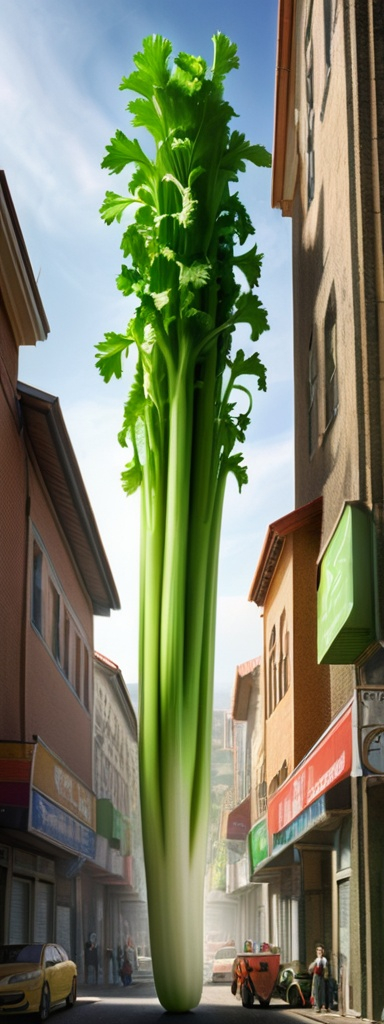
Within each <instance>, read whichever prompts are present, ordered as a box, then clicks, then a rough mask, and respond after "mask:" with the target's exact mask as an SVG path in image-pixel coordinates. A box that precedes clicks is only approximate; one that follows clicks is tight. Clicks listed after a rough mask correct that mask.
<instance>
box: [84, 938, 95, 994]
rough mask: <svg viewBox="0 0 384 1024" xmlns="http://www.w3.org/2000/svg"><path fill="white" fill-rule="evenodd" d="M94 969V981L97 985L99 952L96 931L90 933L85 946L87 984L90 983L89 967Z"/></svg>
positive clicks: (85, 976) (85, 977)
mask: <svg viewBox="0 0 384 1024" xmlns="http://www.w3.org/2000/svg"><path fill="white" fill-rule="evenodd" d="M90 967H91V968H92V971H93V982H94V984H95V985H97V981H98V954H97V939H96V934H95V932H90V934H89V935H88V939H87V942H86V943H85V946H84V980H85V984H86V985H88V984H89V968H90Z"/></svg>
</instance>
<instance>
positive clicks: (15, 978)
mask: <svg viewBox="0 0 384 1024" xmlns="http://www.w3.org/2000/svg"><path fill="white" fill-rule="evenodd" d="M76 992H77V967H76V964H75V963H73V960H69V958H68V955H67V953H66V952H65V950H64V949H63V948H62V946H58V945H57V944H56V943H52V942H49V943H38V942H34V943H31V944H29V945H21V944H20V945H17V946H16V945H12V946H0V1016H1V1015H2V1014H5V1013H6V1014H8V1015H9V1014H11V1013H12V1016H14V1014H17V1013H39V1014H40V1020H47V1017H48V1015H49V1012H50V1010H51V1008H52V1007H53V1006H56V1005H57V1004H58V1003H63V1002H65V1003H66V1004H67V1006H68V1007H69V1006H73V1005H74V1003H75V1001H76Z"/></svg>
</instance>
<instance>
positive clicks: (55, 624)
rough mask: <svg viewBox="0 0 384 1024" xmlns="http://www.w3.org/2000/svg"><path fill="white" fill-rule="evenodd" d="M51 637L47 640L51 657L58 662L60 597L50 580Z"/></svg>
mask: <svg viewBox="0 0 384 1024" xmlns="http://www.w3.org/2000/svg"><path fill="white" fill-rule="evenodd" d="M49 593H50V613H51V615H50V618H51V635H50V637H49V638H48V639H49V641H50V647H51V651H52V654H53V657H54V658H55V660H56V661H60V595H59V594H58V592H57V590H56V587H55V585H54V583H53V582H52V580H50V581H49Z"/></svg>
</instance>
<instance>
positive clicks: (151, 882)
mask: <svg viewBox="0 0 384 1024" xmlns="http://www.w3.org/2000/svg"><path fill="white" fill-rule="evenodd" d="M213 44H214V55H213V64H212V67H211V68H210V69H209V68H208V67H207V64H206V62H205V61H204V60H203V59H202V58H201V57H193V56H190V55H188V54H186V53H180V54H179V55H178V57H176V59H175V61H174V63H173V65H172V66H171V64H170V55H171V50H172V47H171V44H170V43H169V41H168V40H166V39H164V38H162V37H161V36H155V35H154V36H151V37H148V38H146V39H144V41H143V49H142V52H140V53H137V54H136V55H135V57H134V62H135V66H136V70H135V71H133V72H132V74H130V75H129V77H128V78H124V79H123V81H122V83H121V86H120V88H121V89H128V90H132V91H133V92H134V93H136V94H137V97H136V98H135V99H133V100H131V102H129V103H128V108H127V109H128V110H129V111H130V113H131V115H132V124H133V125H134V126H136V127H138V128H140V129H146V130H147V132H149V134H150V135H151V136H152V139H153V142H152V144H151V152H152V155H151V156H147V155H146V153H145V152H144V150H143V149H142V147H141V145H140V144H139V142H138V141H137V139H133V140H132V139H129V138H127V137H126V135H124V134H123V132H122V131H117V132H116V135H115V137H114V138H113V139H112V140H111V143H110V145H109V146H107V147H106V149H107V153H106V156H105V159H104V161H103V164H102V166H103V167H105V168H107V169H108V170H109V171H110V173H111V174H118V173H120V172H121V171H122V170H124V169H125V168H126V167H127V165H132V177H131V180H130V183H129V186H128V195H126V196H122V195H117V194H116V193H115V192H109V191H108V192H107V193H106V197H105V200H104V203H103V205H102V208H101V214H102V217H103V219H104V220H105V222H106V223H107V224H110V223H112V222H113V221H115V220H116V221H120V220H121V218H122V216H123V215H124V214H125V213H126V211H127V210H129V209H130V208H132V209H131V213H130V215H129V216H128V219H127V226H126V227H125V230H124V233H123V238H122V243H121V248H122V250H123V254H124V259H125V260H126V262H125V263H124V264H123V266H122V268H121V273H120V274H119V276H118V278H117V286H118V288H119V289H121V291H122V292H123V293H124V295H127V296H128V295H133V296H136V306H135V314H134V316H133V318H132V319H131V320H130V322H129V324H128V327H127V330H126V332H125V333H123V334H115V333H109V334H106V335H105V341H103V342H101V343H100V344H99V345H98V346H97V366H98V369H99V371H100V373H101V374H102V376H103V377H104V379H105V380H106V381H108V380H109V379H110V378H111V377H112V376H113V375H115V376H116V377H120V376H121V373H122V358H123V356H126V355H127V354H128V351H129V349H130V347H131V346H134V348H135V350H136V357H137V363H136V371H135V375H134V378H133V383H132V386H131V388H130V393H129V396H128V399H127V402H126V405H125V410H124V421H123V426H122V430H121V432H120V434H119V440H120V443H121V444H122V445H123V446H125V445H127V446H129V449H130V461H129V463H128V465H127V468H126V470H125V472H124V473H123V484H124V487H125V489H126V491H127V492H128V494H130V493H132V492H133V491H135V490H136V489H137V488H138V487H141V493H142V524H141V569H140V636H139V690H140V704H139V759H140V789H141V805H142V824H143V842H144V857H145V867H146V878H147V890H148V913H149V925H150V938H151V952H152V960H153V969H154V978H155V984H156V989H157V993H158V996H159V999H160V1001H161V1003H162V1004H163V1006H164V1007H165V1008H166V1009H169V1010H174V1011H183V1010H188V1009H191V1008H192V1007H193V1006H196V1005H197V1003H198V1002H199V999H200V995H201V988H202V980H203V895H204V875H205V862H206V837H207V827H208V814H209V792H210V751H211V724H212V704H213V669H214V637H215V619H216V595H217V575H218V557H219V540H220V528H221V519H222V508H223V500H224V492H225V483H226V479H227V476H228V474H229V473H234V474H235V477H236V479H237V481H238V486H239V488H240V489H241V486H242V484H244V483H245V482H246V481H247V471H246V467H245V466H244V463H243V456H242V454H241V452H240V451H238V444H239V443H240V444H241V443H242V442H243V441H244V438H245V433H246V429H247V426H248V424H249V422H250V413H251V407H252V397H251V391H250V390H249V387H246V386H245V385H244V383H240V379H242V378H244V377H251V376H253V377H256V378H257V382H258V387H259V388H260V389H263V390H265V386H266V384H265V367H264V366H263V365H262V363H261V362H260V359H259V355H258V354H257V352H253V353H252V354H251V355H250V356H248V357H246V356H245V354H244V352H243V351H242V350H239V351H237V352H236V353H235V354H232V336H233V333H234V331H235V327H236V324H239V323H246V324H248V325H249V331H250V337H251V339H252V341H257V339H258V338H259V336H260V334H261V333H262V332H263V331H265V330H267V329H268V323H267V316H266V312H265V310H264V309H263V307H262V305H261V303H260V300H259V299H258V297H257V295H256V294H255V292H254V288H255V286H256V285H257V283H258V280H259V275H260V268H261V258H262V257H261V256H260V255H259V254H258V252H257V248H256V245H253V246H252V248H250V249H247V251H245V252H244V251H241V252H239V247H240V249H241V250H242V247H243V246H244V244H245V243H246V241H247V238H248V236H250V235H252V234H254V229H253V226H252V224H251V221H250V218H249V216H248V214H247V212H246V210H245V208H244V206H243V205H242V203H241V202H240V199H239V196H238V193H237V192H236V191H235V190H233V187H232V190H231V186H233V183H235V182H237V181H238V175H239V172H241V171H244V170H245V161H247V160H248V161H251V162H252V163H254V164H256V165H258V166H263V167H269V166H270V155H269V154H268V153H267V152H266V150H265V149H264V148H263V147H262V146H257V145H250V143H249V142H247V140H246V139H245V137H244V135H243V134H241V133H239V132H238V131H236V130H233V131H230V129H229V122H230V121H231V119H232V118H233V117H234V116H235V114H234V111H233V110H232V108H231V106H230V105H229V104H228V103H227V102H226V101H225V99H224V98H223V81H224V78H225V76H226V74H227V73H228V72H229V71H230V70H231V69H232V68H237V67H238V63H239V62H238V57H237V49H236V46H235V45H234V44H233V43H231V42H230V41H229V40H228V39H227V38H226V37H225V36H224V35H222V34H220V33H219V34H217V35H215V36H214V37H213ZM153 143H154V144H153ZM239 270H240V271H241V272H242V275H243V278H244V284H245V286H246V287H245V290H242V289H241V287H240V285H239V283H238V279H239V276H240V279H242V278H241V275H239V273H238V271H239ZM239 398H240V402H238V399H239Z"/></svg>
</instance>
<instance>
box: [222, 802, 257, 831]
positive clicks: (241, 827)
mask: <svg viewBox="0 0 384 1024" xmlns="http://www.w3.org/2000/svg"><path fill="white" fill-rule="evenodd" d="M250 828H251V797H250V796H247V797H246V798H245V800H243V801H242V803H241V804H238V805H237V807H234V809H233V811H230V813H229V815H228V824H227V839H246V838H247V835H248V832H249V831H250Z"/></svg>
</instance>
